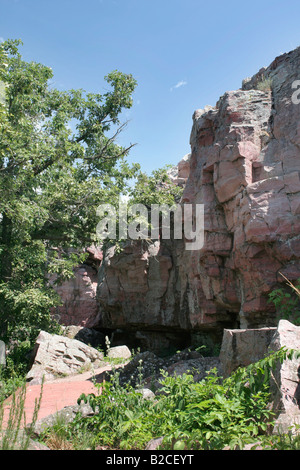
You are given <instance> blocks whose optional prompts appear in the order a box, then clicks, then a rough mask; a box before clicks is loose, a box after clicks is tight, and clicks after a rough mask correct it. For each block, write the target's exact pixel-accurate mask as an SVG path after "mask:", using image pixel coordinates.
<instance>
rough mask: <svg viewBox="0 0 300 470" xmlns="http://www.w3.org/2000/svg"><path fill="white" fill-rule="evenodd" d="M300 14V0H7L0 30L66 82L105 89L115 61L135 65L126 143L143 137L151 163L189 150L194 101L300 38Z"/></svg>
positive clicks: (138, 153) (145, 164)
mask: <svg viewBox="0 0 300 470" xmlns="http://www.w3.org/2000/svg"><path fill="white" fill-rule="evenodd" d="M299 18H300V2H299V0H289V1H287V2H282V0H280V1H276V0H272V1H271V0H270V1H264V0H261V1H257V0H252V1H251V2H243V1H242V0H240V1H235V0H234V1H230V0H229V1H224V0H222V1H220V0H215V1H211V2H209V1H207V0H206V1H201V0H172V1H170V0H160V1H158V0H151V1H150V0H85V1H82V0H0V40H1V38H2V39H7V38H14V39H15V38H20V39H22V41H23V42H24V46H23V47H22V54H23V57H24V58H25V59H26V60H35V61H37V62H41V63H43V64H45V65H48V66H50V67H52V69H53V71H54V85H55V86H56V87H58V88H60V89H70V88H83V89H84V90H86V91H90V92H102V91H104V87H105V82H104V80H103V77H104V76H105V75H106V74H107V73H109V72H110V71H112V70H115V69H118V70H120V71H122V72H124V73H131V74H132V75H133V76H134V78H135V79H136V80H137V82H138V87H137V89H136V92H135V93H134V105H133V108H132V109H131V110H130V111H128V112H127V113H125V114H124V119H129V121H130V122H129V124H128V126H127V128H126V131H125V132H124V133H123V134H122V135H121V136H120V139H119V143H120V144H121V145H127V144H130V143H137V145H136V146H135V147H134V148H133V150H132V151H131V154H130V157H129V158H128V160H129V161H130V162H138V163H140V165H141V167H142V169H143V170H144V171H146V172H147V173H150V172H151V171H152V170H154V169H158V168H161V167H163V166H164V165H166V164H176V163H177V162H178V161H179V160H180V159H181V158H182V157H183V156H184V155H185V154H186V153H188V152H189V151H190V146H189V136H190V131H191V126H192V114H193V112H194V110H195V109H198V108H203V107H204V106H205V105H207V104H210V105H215V103H216V102H217V100H218V99H219V97H220V96H221V95H223V93H224V92H225V91H228V90H235V89H237V88H239V87H240V86H241V82H242V80H243V78H245V77H248V76H252V75H253V74H254V73H256V72H257V71H258V70H259V69H260V68H261V67H262V66H267V65H269V64H270V62H272V60H273V59H274V58H275V57H276V56H278V55H280V54H281V53H283V52H288V51H290V50H292V49H294V48H296V47H298V46H299V45H300V28H299ZM299 76H300V71H299Z"/></svg>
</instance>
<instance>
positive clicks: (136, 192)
mask: <svg viewBox="0 0 300 470" xmlns="http://www.w3.org/2000/svg"><path fill="white" fill-rule="evenodd" d="M170 168H171V167H170V165H167V166H166V167H164V168H160V169H158V170H155V171H153V172H152V174H151V176H148V175H147V174H146V173H139V174H138V175H137V181H136V184H135V186H134V187H133V189H132V191H131V194H130V196H131V199H130V203H132V204H144V205H145V206H147V207H149V208H150V207H151V204H159V205H160V204H167V205H169V206H172V205H173V204H174V203H176V202H179V200H180V198H181V196H182V192H183V189H182V188H181V187H179V186H177V185H175V184H174V183H173V182H172V180H171V179H170V176H169V175H168V170H169V169H170Z"/></svg>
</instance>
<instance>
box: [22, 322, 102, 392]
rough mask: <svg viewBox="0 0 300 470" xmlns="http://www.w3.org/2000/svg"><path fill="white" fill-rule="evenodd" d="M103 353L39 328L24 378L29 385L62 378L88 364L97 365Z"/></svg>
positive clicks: (88, 365) (87, 368)
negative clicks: (31, 357)
mask: <svg viewBox="0 0 300 470" xmlns="http://www.w3.org/2000/svg"><path fill="white" fill-rule="evenodd" d="M102 361H103V354H102V353H100V352H99V351H97V350H96V349H94V348H92V347H90V346H88V345H86V344H84V343H82V342H81V341H78V340H76V339H70V338H67V337H65V336H60V335H51V334H49V333H46V332H45V331H41V332H40V334H39V336H38V337H37V339H36V342H35V346H34V350H33V364H32V367H31V369H30V371H29V372H28V374H27V376H26V379H27V381H30V382H31V383H32V384H33V383H34V384H38V383H41V382H42V379H43V377H44V380H45V381H50V380H54V379H57V378H59V377H66V376H68V375H73V374H76V373H79V372H82V371H84V370H89V368H91V367H94V368H96V367H99V365H100V363H101V362H102Z"/></svg>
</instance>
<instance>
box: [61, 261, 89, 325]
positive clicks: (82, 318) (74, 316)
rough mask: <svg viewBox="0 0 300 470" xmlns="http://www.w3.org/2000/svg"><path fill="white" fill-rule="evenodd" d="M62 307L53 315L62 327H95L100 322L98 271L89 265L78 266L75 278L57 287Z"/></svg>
mask: <svg viewBox="0 0 300 470" xmlns="http://www.w3.org/2000/svg"><path fill="white" fill-rule="evenodd" d="M55 290H56V292H57V293H58V294H59V296H60V299H61V302H62V305H60V306H58V307H56V308H55V311H53V315H54V316H55V318H56V319H57V320H58V321H59V323H60V324H62V325H80V326H85V327H93V326H94V325H95V323H97V320H98V305H97V302H96V292H97V271H96V270H95V269H94V268H92V267H90V266H87V265H82V266H78V267H77V268H75V270H74V277H72V278H71V279H69V280H67V281H65V282H63V283H62V284H60V285H57V286H55Z"/></svg>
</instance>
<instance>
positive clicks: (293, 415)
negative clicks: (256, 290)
mask: <svg viewBox="0 0 300 470" xmlns="http://www.w3.org/2000/svg"><path fill="white" fill-rule="evenodd" d="M283 347H285V348H287V349H293V350H295V351H298V352H299V353H300V326H295V325H293V324H292V323H290V322H289V321H287V320H280V322H279V324H278V328H277V331H276V333H275V335H274V336H273V339H272V342H271V344H270V347H269V349H270V351H278V350H279V349H280V348H283ZM271 386H272V391H273V408H274V410H275V411H276V412H277V413H279V416H278V418H277V420H276V426H275V430H277V431H278V432H287V431H288V428H289V427H290V426H292V425H293V424H299V425H300V357H297V356H296V355H294V357H293V359H287V360H285V361H284V362H283V364H278V366H277V368H276V370H275V371H274V375H273V379H272V382H271Z"/></svg>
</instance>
